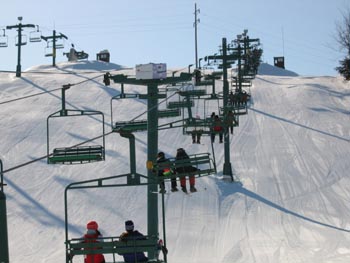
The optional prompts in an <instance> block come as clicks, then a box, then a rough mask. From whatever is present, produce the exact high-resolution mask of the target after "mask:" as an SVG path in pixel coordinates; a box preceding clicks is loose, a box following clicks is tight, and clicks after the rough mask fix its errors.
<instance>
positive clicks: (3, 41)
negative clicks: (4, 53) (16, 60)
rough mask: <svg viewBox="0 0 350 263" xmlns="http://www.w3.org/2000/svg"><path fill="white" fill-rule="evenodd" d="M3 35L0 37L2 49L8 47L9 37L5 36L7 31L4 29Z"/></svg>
mask: <svg viewBox="0 0 350 263" xmlns="http://www.w3.org/2000/svg"><path fill="white" fill-rule="evenodd" d="M3 31H4V33H3V35H0V47H7V45H8V36H7V35H5V29H3Z"/></svg>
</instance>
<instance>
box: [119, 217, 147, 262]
mask: <svg viewBox="0 0 350 263" xmlns="http://www.w3.org/2000/svg"><path fill="white" fill-rule="evenodd" d="M125 230H126V232H123V233H122V234H121V235H120V241H122V242H123V241H127V240H142V239H146V237H145V236H144V235H143V234H141V233H140V232H139V231H137V230H134V222H133V221H131V220H128V221H125ZM122 256H123V257H124V261H125V262H127V263H134V262H147V261H148V258H147V257H146V256H145V254H144V253H143V252H136V253H126V254H122Z"/></svg>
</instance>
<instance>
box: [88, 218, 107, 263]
mask: <svg viewBox="0 0 350 263" xmlns="http://www.w3.org/2000/svg"><path fill="white" fill-rule="evenodd" d="M86 228H87V231H86V234H85V235H84V241H83V242H84V243H90V242H92V243H99V242H103V241H102V240H98V239H99V238H102V235H101V233H100V231H98V224H97V222H96V221H90V222H89V223H87V225H86ZM105 262H106V261H105V258H104V256H103V254H95V255H92V254H88V255H86V256H85V259H84V263H105Z"/></svg>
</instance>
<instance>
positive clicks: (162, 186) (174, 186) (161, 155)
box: [157, 152, 178, 193]
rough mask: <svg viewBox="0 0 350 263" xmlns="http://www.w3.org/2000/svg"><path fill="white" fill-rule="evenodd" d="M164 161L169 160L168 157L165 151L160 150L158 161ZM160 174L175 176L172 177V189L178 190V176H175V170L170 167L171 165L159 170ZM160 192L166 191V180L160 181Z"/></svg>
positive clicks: (173, 190)
mask: <svg viewBox="0 0 350 263" xmlns="http://www.w3.org/2000/svg"><path fill="white" fill-rule="evenodd" d="M164 162H169V160H168V159H167V158H165V155H164V152H159V153H158V155H157V163H164ZM158 176H160V177H163V176H168V177H169V176H173V177H171V191H172V192H177V191H178V189H177V182H176V177H175V176H174V173H173V171H172V170H171V169H170V167H167V168H164V169H160V170H158ZM159 192H160V193H166V190H165V184H164V180H162V181H161V182H160V191H159Z"/></svg>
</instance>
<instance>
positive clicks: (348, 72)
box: [335, 58, 350, 80]
mask: <svg viewBox="0 0 350 263" xmlns="http://www.w3.org/2000/svg"><path fill="white" fill-rule="evenodd" d="M339 63H340V66H339V67H336V68H335V70H336V71H338V72H339V73H340V75H342V76H343V77H344V79H345V80H350V59H349V58H345V59H343V60H340V61H339Z"/></svg>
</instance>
